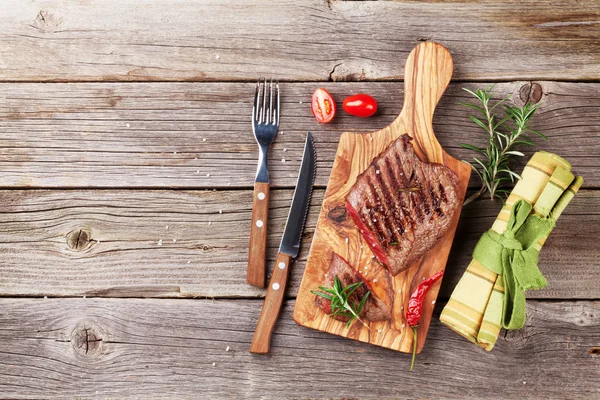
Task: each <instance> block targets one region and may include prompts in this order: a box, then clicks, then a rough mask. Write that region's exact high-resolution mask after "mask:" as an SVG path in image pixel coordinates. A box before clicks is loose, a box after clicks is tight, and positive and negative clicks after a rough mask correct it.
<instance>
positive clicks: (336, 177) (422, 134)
mask: <svg viewBox="0 0 600 400" xmlns="http://www.w3.org/2000/svg"><path fill="white" fill-rule="evenodd" d="M452 68H453V63H452V57H451V56H450V53H449V52H448V50H447V49H446V48H445V47H443V46H442V45H439V44H437V43H432V42H425V43H421V44H419V45H418V46H417V47H415V48H414V49H413V50H412V51H411V53H410V54H409V56H408V59H407V61H406V66H405V70H404V71H405V72H404V106H403V108H402V111H401V112H400V115H399V116H398V117H397V118H396V119H395V120H394V122H392V123H391V125H389V126H388V127H386V128H383V129H381V130H379V131H376V132H372V133H364V134H356V133H349V132H346V133H343V134H342V135H341V138H340V143H339V146H338V149H337V153H336V157H335V161H334V163H333V169H332V171H331V176H330V178H329V184H328V186H327V191H326V193H325V198H324V200H323V205H322V207H321V213H320V215H319V220H318V222H317V227H316V231H315V235H314V238H313V242H312V246H311V249H310V254H309V256H308V261H307V264H306V269H305V271H304V276H303V278H302V284H301V285H300V289H299V292H298V297H297V300H296V306H295V309H294V320H295V321H296V322H297V323H298V324H300V325H303V326H306V327H309V328H313V329H317V330H320V331H325V332H329V333H333V334H335V335H339V336H344V337H348V338H351V339H354V340H359V341H361V342H366V343H371V344H374V345H377V346H382V347H387V348H390V349H393V350H397V351H402V352H407V353H408V352H411V351H412V346H413V342H412V340H413V339H412V330H411V329H410V327H408V326H407V324H406V321H405V319H404V315H405V312H404V307H405V305H406V304H407V302H408V299H409V297H410V294H411V293H412V291H413V290H414V288H415V287H416V286H417V285H418V284H419V283H420V282H421V281H422V280H423V279H424V278H427V277H429V276H431V275H433V274H435V273H436V272H438V271H440V270H442V269H444V268H445V266H446V261H447V260H448V253H449V252H450V247H451V246H452V240H453V238H454V233H455V231H456V226H457V224H458V219H459V217H460V209H459V210H458V212H457V213H455V217H454V221H453V222H452V224H451V226H450V228H449V229H448V232H447V233H446V235H445V236H444V237H443V238H442V239H441V240H440V241H439V242H438V243H437V244H436V245H435V247H433V248H432V249H431V250H430V251H429V252H427V253H426V254H425V255H424V256H423V257H422V258H421V260H419V261H417V262H416V263H415V264H413V265H412V266H411V267H410V268H408V269H407V270H405V271H403V272H401V273H399V274H398V275H396V276H395V277H392V276H391V275H390V274H389V273H388V271H387V269H386V268H385V267H384V266H383V265H381V264H380V263H379V262H378V261H377V259H374V258H372V256H373V253H372V252H371V250H370V249H369V246H368V245H367V243H366V242H365V240H364V239H363V238H362V236H361V234H360V233H359V231H358V228H357V227H356V225H355V224H354V222H353V221H352V219H351V218H350V216H349V215H347V214H346V209H345V206H344V203H345V198H346V195H347V194H348V192H349V191H350V189H351V188H352V186H353V185H354V183H355V182H356V178H357V177H358V176H359V175H360V174H361V173H362V172H363V171H364V170H365V169H367V167H368V166H369V165H370V163H371V162H372V160H373V159H374V158H375V157H376V156H377V155H379V154H380V153H381V152H382V151H384V150H385V149H386V148H387V146H388V145H389V144H390V143H392V142H393V141H394V140H396V139H397V138H399V137H400V136H401V135H403V134H405V133H408V134H409V135H410V136H411V137H412V138H413V140H412V144H413V146H414V148H415V151H416V153H417V155H418V157H419V158H420V159H421V160H422V161H427V162H431V163H440V164H443V165H445V166H447V167H449V168H450V169H452V170H453V171H454V172H455V173H456V175H457V176H458V179H459V193H458V194H459V207H460V206H462V203H463V201H464V196H465V192H466V190H467V184H468V182H469V177H470V175H471V167H470V166H469V165H468V164H466V163H464V162H461V161H459V160H457V159H455V158H453V157H451V156H450V155H449V154H448V153H446V152H445V151H444V149H442V147H441V146H440V144H439V143H438V141H437V139H436V137H435V135H434V133H433V127H432V119H433V112H434V110H435V106H436V105H437V103H438V101H439V100H440V98H441V97H442V94H443V93H444V91H445V90H446V87H447V86H448V84H449V83H450V78H451V77H452ZM333 252H336V253H338V254H339V255H341V256H342V257H344V258H345V259H346V260H348V262H349V263H350V265H351V266H352V267H353V268H355V269H357V270H359V271H360V272H361V273H362V274H363V275H364V276H365V277H366V279H367V280H368V281H369V283H370V284H371V285H372V287H373V292H374V294H375V295H376V296H378V297H379V298H380V299H381V300H383V302H384V303H385V304H386V305H387V306H388V308H389V309H390V310H391V311H392V315H393V316H392V320H391V321H383V322H371V323H370V324H369V325H370V330H369V329H367V328H366V327H365V326H363V325H362V324H361V323H360V322H354V323H353V324H352V325H351V327H350V328H346V327H345V324H344V323H343V322H340V321H337V320H334V319H333V318H331V317H329V316H328V315H327V314H325V313H324V312H323V311H322V310H321V309H320V308H318V307H317V306H316V305H315V295H314V294H312V293H311V290H314V289H317V288H318V287H319V286H322V285H323V284H324V282H325V275H326V273H327V271H328V269H329V262H330V260H331V256H332V253H333ZM365 271H367V273H365ZM439 287H440V285H439V284H436V285H434V286H433V287H432V289H431V290H430V291H429V293H428V294H427V296H426V299H425V303H424V308H423V316H422V318H421V323H420V325H419V329H418V338H417V340H418V343H417V346H418V349H417V351H418V352H420V351H421V349H422V347H423V344H424V343H425V337H426V335H427V330H428V328H429V323H430V321H431V314H432V311H433V308H434V303H435V299H436V298H437V294H438V291H439Z"/></svg>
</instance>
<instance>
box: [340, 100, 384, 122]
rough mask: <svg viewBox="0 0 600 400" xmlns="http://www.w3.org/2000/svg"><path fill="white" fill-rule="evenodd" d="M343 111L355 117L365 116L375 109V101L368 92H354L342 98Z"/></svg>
mask: <svg viewBox="0 0 600 400" xmlns="http://www.w3.org/2000/svg"><path fill="white" fill-rule="evenodd" d="M344 111H346V112H347V113H348V114H351V115H354V116H356V117H361V118H367V117H370V116H371V115H373V114H375V112H376V111H377V101H375V99H374V98H372V97H371V96H369V95H368V94H355V95H353V96H348V97H346V98H345V99H344Z"/></svg>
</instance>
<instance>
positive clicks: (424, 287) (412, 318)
mask: <svg viewBox="0 0 600 400" xmlns="http://www.w3.org/2000/svg"><path fill="white" fill-rule="evenodd" d="M443 275H444V270H441V271H440V272H438V273H437V274H435V275H432V276H431V277H429V278H427V279H425V280H424V281H423V282H421V283H420V284H419V286H417V288H416V289H415V291H414V292H413V293H412V295H411V296H410V299H409V300H408V307H407V309H406V322H407V323H408V326H410V327H411V328H412V331H413V354H412V361H411V362H410V370H411V371H412V370H413V366H414V365H415V356H416V355H417V327H418V326H419V321H420V320H421V313H422V311H423V301H424V300H425V295H426V294H427V292H428V291H429V289H431V287H432V286H433V284H434V283H435V282H437V281H438V279H440V278H441V277H442V276H443Z"/></svg>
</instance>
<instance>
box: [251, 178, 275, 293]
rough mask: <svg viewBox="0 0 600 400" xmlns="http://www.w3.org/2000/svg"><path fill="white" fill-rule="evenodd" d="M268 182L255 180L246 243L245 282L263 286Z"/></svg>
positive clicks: (265, 259) (267, 220)
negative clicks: (247, 242)
mask: <svg viewBox="0 0 600 400" xmlns="http://www.w3.org/2000/svg"><path fill="white" fill-rule="evenodd" d="M269 193H270V189H269V183H268V182H266V183H265V182H255V183H254V192H253V194H252V217H251V218H250V242H249V244H248V270H247V271H246V283H249V284H251V285H254V286H256V287H259V288H264V287H265V276H266V274H265V270H266V268H267V266H266V261H267V258H266V257H267V227H268V223H269V197H270V196H269Z"/></svg>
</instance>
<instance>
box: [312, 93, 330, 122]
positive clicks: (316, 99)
mask: <svg viewBox="0 0 600 400" xmlns="http://www.w3.org/2000/svg"><path fill="white" fill-rule="evenodd" d="M310 108H311V110H312V113H313V115H314V116H315V118H316V119H317V121H319V122H320V123H322V124H326V123H328V122H329V121H331V120H332V119H333V117H334V116H335V100H333V97H331V94H329V92H328V91H327V90H325V89H323V88H319V89H317V90H315V92H314V93H313V95H312V101H311V102H310Z"/></svg>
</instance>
